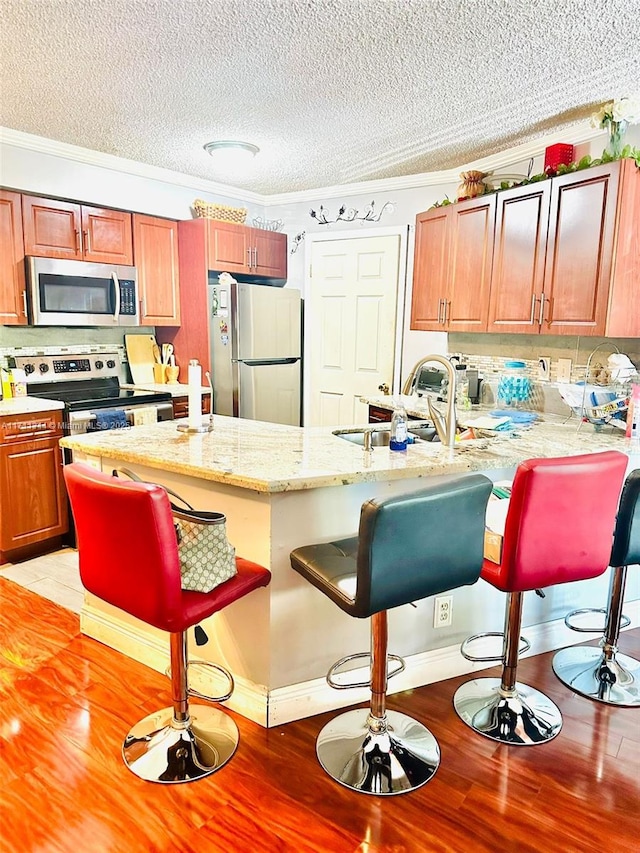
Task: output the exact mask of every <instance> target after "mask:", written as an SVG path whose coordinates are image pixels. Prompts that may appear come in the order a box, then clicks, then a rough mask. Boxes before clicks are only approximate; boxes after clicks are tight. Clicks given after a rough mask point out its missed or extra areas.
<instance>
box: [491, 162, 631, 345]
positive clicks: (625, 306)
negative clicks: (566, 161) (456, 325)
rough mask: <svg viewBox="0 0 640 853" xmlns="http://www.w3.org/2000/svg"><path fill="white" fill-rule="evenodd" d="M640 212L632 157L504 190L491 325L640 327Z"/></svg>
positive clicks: (581, 330) (611, 331) (518, 328)
mask: <svg viewBox="0 0 640 853" xmlns="http://www.w3.org/2000/svg"><path fill="white" fill-rule="evenodd" d="M639 217H640V174H639V173H638V170H637V168H636V166H635V163H634V162H633V161H632V160H619V161H617V162H615V163H608V164H606V165H602V166H596V167H594V168H591V169H585V170H584V171H581V172H574V173H570V174H567V175H562V176H559V177H557V178H553V179H552V180H550V181H543V182H541V183H539V184H530V185H528V186H525V187H518V188H515V189H512V190H506V191H504V192H501V193H499V194H498V206H497V214H496V239H495V250H494V261H493V275H492V284H491V307H490V313H489V325H488V330H489V331H491V332H498V331H501V332H527V333H529V334H536V333H541V334H570V335H609V336H611V337H635V336H636V335H638V334H640V300H639V299H638V298H637V293H636V297H635V298H634V282H636V285H635V289H636V291H637V281H638V277H639V275H640V224H639Z"/></svg>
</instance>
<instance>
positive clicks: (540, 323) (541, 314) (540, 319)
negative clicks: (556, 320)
mask: <svg viewBox="0 0 640 853" xmlns="http://www.w3.org/2000/svg"><path fill="white" fill-rule="evenodd" d="M544 300H545V295H544V291H542V293H541V294H540V314H539V315H538V325H539V326H541V325H542V321H543V320H544Z"/></svg>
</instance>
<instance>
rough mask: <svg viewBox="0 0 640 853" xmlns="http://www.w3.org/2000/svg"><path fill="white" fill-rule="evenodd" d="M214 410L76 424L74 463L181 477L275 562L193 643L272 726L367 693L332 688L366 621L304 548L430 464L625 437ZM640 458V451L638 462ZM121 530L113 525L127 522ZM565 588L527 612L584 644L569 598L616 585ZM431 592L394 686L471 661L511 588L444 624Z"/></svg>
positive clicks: (96, 611)
mask: <svg viewBox="0 0 640 853" xmlns="http://www.w3.org/2000/svg"><path fill="white" fill-rule="evenodd" d="M214 420H215V426H214V430H213V432H211V433H205V434H186V433H182V432H178V430H177V429H176V424H175V422H167V423H161V424H156V425H149V426H139V427H136V429H135V430H112V431H106V432H102V433H94V434H91V435H85V436H78V437H68V438H65V439H63V441H62V444H63V446H65V447H67V448H70V449H71V450H72V451H73V455H74V460H75V461H79V462H86V463H88V464H91V465H94V466H95V467H98V468H101V469H102V470H103V471H107V472H110V471H112V470H113V469H122V468H125V469H130V470H132V471H134V472H135V473H136V474H137V475H138V476H140V477H141V478H142V479H145V480H148V481H150V482H157V483H161V484H163V485H166V486H168V487H169V488H171V489H173V490H174V491H176V492H178V493H179V494H180V495H183V496H184V497H185V498H186V499H187V500H188V501H189V502H190V503H191V504H193V505H194V506H195V507H196V508H198V509H207V510H215V511H218V512H223V513H225V514H226V516H227V529H228V534H229V539H230V541H231V542H232V544H233V545H235V547H236V549H237V552H238V554H240V555H241V556H243V557H246V558H247V559H249V560H253V561H255V562H257V563H259V564H261V565H263V566H266V567H267V568H269V569H270V570H271V572H272V582H271V584H270V586H269V587H267V588H265V589H261V590H258V591H256V592H255V593H254V594H253V595H251V596H248V597H247V598H246V599H243V600H241V601H238V602H237V603H235V604H234V605H232V606H231V607H229V608H227V609H225V611H224V612H222V613H218V614H215V615H214V616H212V617H211V618H210V619H208V620H206V622H205V623H204V624H203V627H204V629H205V631H206V633H207V635H208V637H209V642H208V643H207V644H206V645H203V646H196V645H195V643H192V644H191V650H190V653H191V658H192V660H198V659H200V660H205V661H214V662H219V663H221V664H223V665H224V666H227V667H228V668H229V669H230V670H231V671H232V672H233V674H234V677H235V679H236V692H235V693H234V695H233V697H232V699H231V700H230V701H229V702H228V706H229V707H230V708H232V709H234V710H237V711H238V712H239V713H241V714H243V715H245V716H247V717H249V718H251V719H253V720H255V721H257V722H259V723H261V724H262V725H264V726H275V725H279V724H281V723H284V722H288V721H290V720H294V719H300V718H302V717H305V716H309V715H311V714H315V713H319V712H321V711H325V710H329V709H335V708H338V707H341V706H344V705H348V704H353V703H355V702H358V701H362V700H364V699H366V696H367V692H366V690H364V689H356V690H349V691H335V690H332V689H330V688H329V687H328V686H327V685H326V682H325V678H324V676H325V673H326V672H327V670H328V669H329V667H330V666H331V664H332V663H333V662H334V661H335V660H337V659H338V658H341V657H343V656H344V655H346V654H350V653H352V652H357V651H365V650H367V649H368V647H369V631H368V627H369V626H368V622H367V621H366V620H358V619H351V618H349V617H348V616H347V615H345V614H344V613H342V612H341V611H339V610H338V609H337V608H335V607H334V606H332V604H331V603H330V602H329V601H327V600H326V599H325V598H324V597H323V596H321V595H319V594H318V592H317V591H316V590H314V589H313V587H311V586H310V585H309V584H307V583H305V582H304V580H303V579H301V578H300V577H299V576H298V575H297V574H296V573H295V572H294V571H293V570H292V569H291V567H290V562H289V554H290V552H291V551H292V550H293V549H294V548H296V547H299V546H300V545H305V544H310V543H314V542H323V541H330V540H333V539H337V538H340V537H345V536H350V535H353V534H354V533H356V532H357V527H358V522H359V517H360V507H361V505H362V503H363V502H364V501H365V500H368V499H369V498H372V497H380V498H384V497H388V496H392V495H397V494H402V493H406V492H411V491H415V490H417V489H420V488H421V487H422V486H424V485H425V478H428V477H434V476H437V477H440V476H445V477H446V476H452V475H455V476H459V475H463V474H465V473H468V472H471V471H483V472H484V473H486V474H488V476H490V477H492V478H494V479H500V478H504V477H505V476H508V474H509V472H510V471H512V470H513V468H514V467H515V466H516V465H517V464H518V463H519V462H520V461H522V460H524V459H528V458H531V457H535V456H566V455H570V454H573V453H588V452H596V451H598V450H606V449H612V448H613V449H619V450H623V451H624V450H625V443H624V439H621V438H620V437H619V436H618V435H617V434H616V435H606V434H597V433H595V432H593V431H592V430H591V429H590V428H588V429H586V430H585V431H584V432H580V433H579V434H577V433H576V424H575V422H573V423H571V424H564V425H558V424H555V425H554V424H549V423H540V424H538V425H536V426H535V427H534V428H533V429H532V430H529V431H523V432H522V434H521V435H520V437H499V438H495V439H492V440H488V441H484V440H480V441H477V442H475V441H472V442H465V443H461V445H460V447H456V448H455V449H454V450H452V451H450V450H448V449H446V448H444V447H442V446H441V445H439V444H432V443H427V442H418V443H416V444H414V445H411V446H410V447H409V448H408V450H407V451H406V452H405V453H397V452H393V451H390V450H389V449H388V448H387V447H374V448H373V450H372V451H370V452H366V451H364V450H363V449H362V447H359V446H357V445H355V444H352V443H351V442H349V441H345V440H343V439H342V438H340V437H339V436H336V435H333V434H332V433H331V431H330V430H329V429H328V428H326V427H324V428H322V427H312V428H308V427H307V428H299V427H289V426H282V425H279V424H270V423H269V424H268V423H263V422H257V421H247V420H242V419H236V418H226V417H222V416H217V417H216V418H215V419H214ZM634 459H635V460H636V461H635V463H634V461H633V460H634ZM637 462H638V460H637V457H630V467H636V466H637ZM117 533H118V532H117V530H114V536H117ZM460 533H461V535H464V530H461V531H460ZM131 572H132V573H135V566H134V565H132V566H131ZM566 587H567V589H562V588H558V593H557V595H556V594H555V590H552V591H549V593H548V595H547V598H546V599H545V600H544V601H541V600H539V599H538V600H537V601H531V602H530V607H529V609H527V608H525V624H526V625H527V624H528V625H533V626H539V627H538V628H537V629H534V635H535V637H534V640H535V638H538V642H537V644H536V643H535V642H534V648H533V651H535V652H539V651H543V650H546V649H548V648H556V647H558V646H560V645H568V644H570V643H575V642H578V640H577V639H576V635H575V634H572V633H571V632H569V631H564V630H562V629H561V628H559V627H558V625H559V624H560V622H561V619H560V617H561V616H563V615H564V612H566V611H567V610H569V609H571V607H570V606H569V605H568V602H569V601H570V603H571V606H574V605H575V604H579V603H580V602H581V601H583V600H589V601H590V602H591V603H593V602H594V601H596V602H600V601H604V600H605V597H606V582H605V581H603V579H602V578H597V579H595V581H591V582H587V583H583V584H580V585H573V584H567V585H566ZM578 587H580V590H578ZM587 587H588V588H589V590H590V592H591V595H590V596H589V595H587V590H586V588H587ZM629 597H630V598H637V597H638V595H637V593H634V591H632V590H631V591H630V594H629ZM534 598H535V597H534ZM433 606H434V605H433V602H432V601H431V600H428V599H427V600H425V601H422V602H419V603H418V604H417V606H416V607H413V606H411V605H407V606H405V607H401V608H396V609H395V610H393V611H391V613H390V635H391V636H392V637H393V648H392V649H390V651H391V652H394V653H395V654H400V655H402V656H403V657H405V658H406V660H407V669H406V670H405V672H404V673H402V674H401V675H399V676H397V677H396V678H394V679H393V681H392V682H391V685H390V687H391V690H392V691H397V690H403V689H408V688H411V687H416V686H419V685H421V684H425V683H427V682H428V681H430V680H434V679H440V678H446V677H449V676H451V675H455V674H458V673H462V672H467V671H470V669H471V668H472V666H471V665H470V664H469V663H468V662H466V661H465V660H464V659H463V658H462V657H461V656H460V655H459V653H458V651H457V645H458V643H459V642H460V641H461V640H462V639H464V637H465V636H467V635H468V634H470V633H473V632H474V631H477V630H480V629H487V630H496V629H497V630H500V629H501V627H502V625H501V614H502V613H503V612H504V599H503V597H502V596H501V595H500V594H499V593H498V592H497V591H496V590H494V589H493V588H491V587H490V586H489V585H488V584H483V583H481V582H480V583H478V584H476V585H474V586H473V587H466V588H463V589H460V590H456V591H455V593H454V601H453V620H452V625H451V626H450V627H448V628H437V629H435V628H434V627H433ZM556 623H557V624H556ZM549 624H551V625H553V626H554V627H553V630H550V629H549V628H548V625H549ZM633 624H635V621H634V622H633ZM81 628H82V631H83V632H84V633H85V634H87V635H88V636H91V637H94V638H95V639H98V640H100V641H102V642H104V643H106V644H107V645H109V646H111V647H113V648H116V649H118V650H120V651H122V652H123V653H125V654H127V655H129V656H131V657H133V658H135V659H137V660H140V661H142V662H144V663H146V664H148V665H150V666H152V667H153V668H155V669H158V670H160V671H163V670H164V669H165V668H166V666H167V662H168V648H167V641H166V636H163V635H162V634H161V633H160V632H155V631H153V629H150V628H149V627H148V626H146V625H142V624H141V623H139V622H137V621H136V620H134V619H133V618H132V617H129V616H128V615H127V614H124V613H121V612H120V611H117V610H115V609H114V608H110V607H109V606H108V605H106V604H105V603H103V602H101V601H99V600H98V599H96V598H95V597H93V596H91V595H90V594H89V593H86V594H85V602H84V606H83V609H82V613H81ZM475 668H477V667H475ZM202 671H203V672H205V671H206V670H204V669H203V670H202ZM190 679H191V682H192V684H193V686H194V687H195V688H196V689H198V690H200V691H201V692H205V693H215V687H216V685H212V684H210V683H208V682H207V681H206V679H205V677H202V678H199V677H198V668H197V667H196V668H194V671H193V674H192V675H190ZM359 680H362V679H359ZM365 680H366V679H365Z"/></svg>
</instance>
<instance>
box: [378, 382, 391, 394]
mask: <svg viewBox="0 0 640 853" xmlns="http://www.w3.org/2000/svg"><path fill="white" fill-rule="evenodd" d="M378 391H382V393H383V394H385V395H387V394H388V393H389V386H388V385H387V383H386V382H383V383H382V385H378Z"/></svg>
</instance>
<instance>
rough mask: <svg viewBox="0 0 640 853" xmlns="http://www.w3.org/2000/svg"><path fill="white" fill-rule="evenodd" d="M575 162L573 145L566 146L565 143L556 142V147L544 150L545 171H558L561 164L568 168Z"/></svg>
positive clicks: (551, 146) (552, 146)
mask: <svg viewBox="0 0 640 853" xmlns="http://www.w3.org/2000/svg"><path fill="white" fill-rule="evenodd" d="M571 162H573V145H566V144H565V143H564V142H556V144H555V145H550V146H549V147H548V148H545V149H544V170H545V172H546V171H547V169H557V168H558V166H559V165H560V164H561V163H564V165H565V166H568V165H569V163H571Z"/></svg>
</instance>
